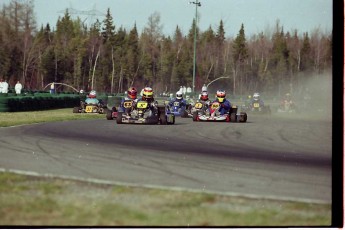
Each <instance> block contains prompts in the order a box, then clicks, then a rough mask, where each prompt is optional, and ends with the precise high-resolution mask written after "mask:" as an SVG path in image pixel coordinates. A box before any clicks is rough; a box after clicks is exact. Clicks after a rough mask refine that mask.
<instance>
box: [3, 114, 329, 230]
mask: <svg viewBox="0 0 345 230" xmlns="http://www.w3.org/2000/svg"><path fill="white" fill-rule="evenodd" d="M97 118H103V119H105V115H104V114H73V113H72V109H59V110H50V111H38V112H16V113H0V127H1V126H2V127H5V126H15V125H22V124H31V123H39V122H52V121H65V120H77V119H97ZM0 225H24V226H27V225H31V226H42V225H43V226H175V227H176V226H282V227H286V226H292V227H293V226H301V227H303V226H308V227H310V226H325V227H327V226H330V225H331V204H311V203H301V202H286V201H278V200H266V199H248V198H243V197H232V196H220V195H212V194H206V193H191V192H182V191H181V192H177V191H169V190H160V189H147V188H140V187H126V186H110V185H99V184H92V183H86V182H85V183H84V182H78V181H73V180H62V179H53V178H44V177H32V176H23V175H17V174H13V173H0Z"/></svg>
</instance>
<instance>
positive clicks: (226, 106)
mask: <svg viewBox="0 0 345 230" xmlns="http://www.w3.org/2000/svg"><path fill="white" fill-rule="evenodd" d="M213 102H219V101H218V100H217V99H216V100H214V101H213ZM219 104H220V107H219V109H218V111H219V112H220V115H224V114H226V113H228V112H229V111H230V108H231V103H230V101H229V100H227V99H225V98H224V101H223V102H219Z"/></svg>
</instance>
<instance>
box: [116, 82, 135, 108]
mask: <svg viewBox="0 0 345 230" xmlns="http://www.w3.org/2000/svg"><path fill="white" fill-rule="evenodd" d="M137 94H138V91H137V89H136V88H135V87H129V88H128V90H127V95H126V97H124V98H122V100H121V103H120V109H121V110H122V111H125V110H126V109H125V107H124V102H125V101H132V107H134V105H135V103H136V102H137V101H138V98H137Z"/></svg>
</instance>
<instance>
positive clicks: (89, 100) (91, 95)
mask: <svg viewBox="0 0 345 230" xmlns="http://www.w3.org/2000/svg"><path fill="white" fill-rule="evenodd" d="M96 96H97V93H96V91H95V90H91V92H90V93H89V95H87V97H86V99H85V103H86V104H94V105H98V104H99V100H98V99H97V98H96Z"/></svg>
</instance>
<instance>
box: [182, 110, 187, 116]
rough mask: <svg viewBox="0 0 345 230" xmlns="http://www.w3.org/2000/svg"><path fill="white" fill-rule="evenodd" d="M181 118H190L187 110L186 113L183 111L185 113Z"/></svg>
mask: <svg viewBox="0 0 345 230" xmlns="http://www.w3.org/2000/svg"><path fill="white" fill-rule="evenodd" d="M181 117H184V118H185V117H188V112H187V111H186V110H185V111H183V113H182V116H181Z"/></svg>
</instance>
